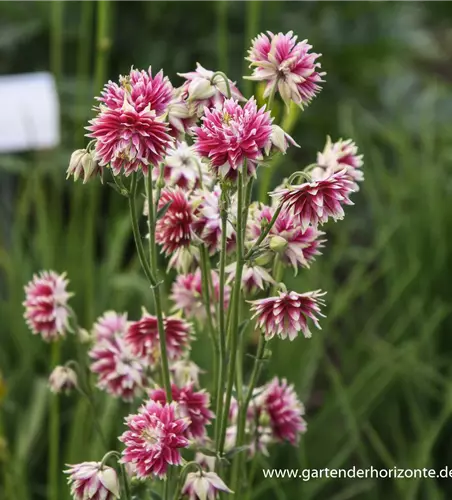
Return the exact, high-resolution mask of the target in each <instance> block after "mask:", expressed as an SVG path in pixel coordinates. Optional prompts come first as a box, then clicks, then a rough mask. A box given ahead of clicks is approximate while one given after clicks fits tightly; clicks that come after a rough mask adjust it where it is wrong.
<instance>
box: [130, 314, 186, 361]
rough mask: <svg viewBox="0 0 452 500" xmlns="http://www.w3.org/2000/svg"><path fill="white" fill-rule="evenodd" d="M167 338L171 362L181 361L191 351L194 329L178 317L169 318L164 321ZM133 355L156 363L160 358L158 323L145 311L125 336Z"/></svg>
mask: <svg viewBox="0 0 452 500" xmlns="http://www.w3.org/2000/svg"><path fill="white" fill-rule="evenodd" d="M163 325H164V329H165V337H166V349H167V355H168V357H169V359H170V360H176V359H179V358H180V357H181V356H182V354H183V353H184V352H185V351H186V350H187V349H189V343H190V337H191V333H192V327H191V325H190V323H187V322H186V321H185V320H183V319H181V318H179V317H178V316H167V317H165V318H164V319H163ZM125 340H126V342H127V343H128V344H129V345H130V347H131V350H132V353H133V354H134V355H136V356H138V357H140V358H145V359H147V360H148V361H149V362H150V363H155V362H156V361H158V359H159V358H160V343H159V332H158V321H157V317H156V316H152V315H151V314H149V313H147V312H146V311H143V315H142V317H141V319H140V320H139V321H133V322H131V323H130V324H129V326H128V330H127V333H126V336H125Z"/></svg>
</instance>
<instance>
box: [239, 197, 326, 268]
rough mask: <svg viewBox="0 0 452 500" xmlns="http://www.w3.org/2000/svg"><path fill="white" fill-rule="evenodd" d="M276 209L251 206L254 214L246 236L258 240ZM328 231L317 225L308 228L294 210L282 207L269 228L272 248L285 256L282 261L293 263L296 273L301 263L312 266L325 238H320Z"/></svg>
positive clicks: (249, 219) (250, 219)
mask: <svg viewBox="0 0 452 500" xmlns="http://www.w3.org/2000/svg"><path fill="white" fill-rule="evenodd" d="M274 212H275V209H274V208H272V207H268V206H265V205H264V206H259V205H257V206H252V207H251V217H249V218H248V228H247V229H248V230H247V236H248V238H250V239H251V241H253V240H256V239H257V238H258V237H259V235H260V233H261V231H262V223H263V222H265V223H269V222H270V221H271V219H272V217H273V214H274ZM324 234H325V233H323V232H322V231H319V230H318V229H317V228H315V227H311V226H310V227H308V228H306V230H305V231H303V230H302V229H301V228H300V224H299V222H298V220H297V218H296V217H294V215H293V212H292V211H291V210H282V211H281V212H280V214H279V216H278V218H277V219H276V222H275V223H274V225H273V227H272V228H271V230H270V233H269V236H268V239H269V248H270V249H271V250H273V251H274V252H276V253H278V254H279V255H280V256H281V257H282V261H283V262H286V263H289V264H291V265H292V266H293V268H294V270H295V273H296V272H297V268H298V266H302V267H307V268H308V267H309V266H310V264H311V262H312V261H313V260H314V259H315V256H316V255H320V249H321V248H322V247H323V243H324V242H325V240H322V239H320V238H321V237H322V236H323V235H324Z"/></svg>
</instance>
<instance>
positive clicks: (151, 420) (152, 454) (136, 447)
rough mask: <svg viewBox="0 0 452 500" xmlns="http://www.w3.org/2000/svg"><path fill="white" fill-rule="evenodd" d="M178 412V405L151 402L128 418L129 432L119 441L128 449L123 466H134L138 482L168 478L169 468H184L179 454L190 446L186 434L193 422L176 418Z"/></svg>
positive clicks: (124, 454)
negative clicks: (177, 466) (166, 476)
mask: <svg viewBox="0 0 452 500" xmlns="http://www.w3.org/2000/svg"><path fill="white" fill-rule="evenodd" d="M177 412H178V405H177V403H171V404H165V405H163V406H162V405H161V404H160V403H156V402H155V401H149V402H148V403H147V404H145V405H143V406H142V407H141V408H140V409H139V411H138V414H136V415H129V416H128V417H127V418H126V424H127V426H128V428H129V430H127V431H125V432H124V434H123V435H122V436H121V437H120V438H119V440H120V441H122V442H123V443H124V444H125V446H126V448H125V450H124V451H123V458H122V462H123V463H125V464H127V463H131V464H132V465H133V467H134V469H135V472H136V475H137V477H138V478H140V479H141V478H142V479H145V478H148V477H149V476H151V475H152V474H154V475H156V476H158V477H165V475H166V470H167V468H168V465H181V464H182V456H181V454H180V451H179V450H180V448H186V447H187V446H188V439H187V438H186V437H185V436H184V433H185V431H186V430H187V427H188V425H189V424H190V419H188V418H179V417H177V416H176V415H177Z"/></svg>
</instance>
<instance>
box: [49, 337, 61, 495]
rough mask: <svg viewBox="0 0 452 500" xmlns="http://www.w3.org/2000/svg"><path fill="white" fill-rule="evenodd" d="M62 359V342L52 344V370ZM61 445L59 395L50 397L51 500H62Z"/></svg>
mask: <svg viewBox="0 0 452 500" xmlns="http://www.w3.org/2000/svg"><path fill="white" fill-rule="evenodd" d="M60 357H61V344H60V341H58V340H57V341H55V342H53V344H52V353H51V365H50V367H51V370H53V369H54V368H55V367H56V366H57V365H58V364H59V363H60ZM59 445H60V407H59V398H58V394H54V395H52V396H51V397H50V418H49V464H48V465H49V470H48V474H49V476H48V481H49V483H48V488H49V490H48V491H49V492H48V498H49V500H60V496H59V491H58V490H59V488H58V479H59V477H60V463H59V461H60V460H59Z"/></svg>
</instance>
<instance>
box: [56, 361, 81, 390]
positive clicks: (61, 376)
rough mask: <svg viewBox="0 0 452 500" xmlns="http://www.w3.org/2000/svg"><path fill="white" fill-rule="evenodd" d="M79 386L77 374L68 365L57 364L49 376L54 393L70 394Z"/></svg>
mask: <svg viewBox="0 0 452 500" xmlns="http://www.w3.org/2000/svg"><path fill="white" fill-rule="evenodd" d="M76 386H77V374H76V373H75V371H74V370H73V369H72V368H69V367H67V366H57V367H56V368H55V369H54V370H53V372H52V373H51V374H50V377H49V387H50V391H51V392H53V393H54V394H60V393H61V392H64V393H65V394H68V393H69V392H71V391H72V389H74V388H75V387H76Z"/></svg>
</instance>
